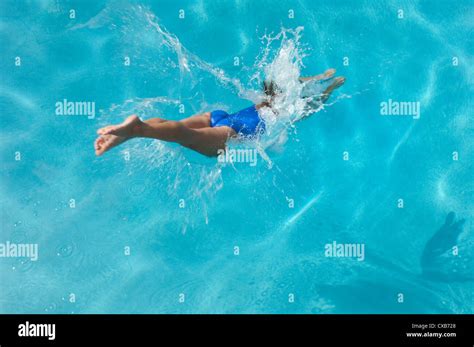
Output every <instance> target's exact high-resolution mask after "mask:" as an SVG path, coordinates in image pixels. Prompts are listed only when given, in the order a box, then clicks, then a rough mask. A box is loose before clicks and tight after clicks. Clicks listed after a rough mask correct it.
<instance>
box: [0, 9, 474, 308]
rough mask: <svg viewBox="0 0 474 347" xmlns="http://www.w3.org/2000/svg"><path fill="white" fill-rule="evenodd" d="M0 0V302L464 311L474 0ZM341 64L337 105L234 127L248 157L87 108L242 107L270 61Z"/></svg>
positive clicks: (276, 64) (314, 67) (176, 112)
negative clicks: (245, 132)
mask: <svg viewBox="0 0 474 347" xmlns="http://www.w3.org/2000/svg"><path fill="white" fill-rule="evenodd" d="M0 13H1V24H0V28H1V31H0V38H1V47H2V50H1V52H0V55H1V62H0V64H1V76H2V79H1V82H0V104H1V109H2V115H1V122H2V127H1V128H2V141H1V155H2V163H3V165H2V168H1V171H2V176H1V177H2V184H1V201H2V218H1V219H2V223H1V237H0V243H1V244H3V249H4V251H5V252H4V254H3V257H1V258H0V275H1V287H0V290H1V295H0V312H2V313H473V312H474V310H473V309H474V300H473V293H474V291H473V281H472V274H473V273H474V255H473V243H474V240H473V233H472V222H473V211H474V204H473V201H474V194H473V193H474V189H473V188H474V187H473V179H472V172H473V167H472V160H473V149H474V148H473V141H472V139H473V135H474V132H473V130H474V127H473V123H472V116H473V113H472V110H473V98H472V95H473V76H474V73H473V67H472V66H473V60H472V56H473V55H472V53H473V52H472V47H474V43H473V37H472V30H473V23H474V20H473V18H474V11H473V6H472V2H470V1H456V2H450V1H441V0H440V1H385V2H374V1H361V0H358V1H349V0H347V1H343V0H341V1H318V2H315V1H308V0H306V1H278V2H275V1H267V0H259V1H250V0H248V1H244V0H236V1H218V2H217V1H203V0H200V1H179V2H174V1H148V2H145V1H140V2H138V1H137V2H135V1H134V2H130V3H128V4H126V3H123V2H104V1H53V0H51V1H47V0H44V1H28V2H16V1H2V2H1V3H0ZM448 14H449V15H448ZM469 47H471V48H470V49H469ZM285 54H286V55H285ZM330 67H334V68H336V69H337V71H338V72H337V73H338V75H343V76H345V77H346V79H347V80H346V83H345V85H344V86H343V87H342V88H340V89H339V90H337V91H336V92H335V93H334V95H333V96H332V97H331V99H330V102H329V104H328V105H327V106H326V107H324V108H323V109H320V110H318V112H316V113H314V114H312V115H311V117H309V118H307V119H304V120H302V121H301V122H298V123H295V124H292V123H290V124H292V125H288V123H285V124H283V123H282V122H281V120H278V119H277V120H273V121H274V123H275V124H273V125H275V127H273V128H271V129H272V131H271V132H270V134H269V136H268V137H267V139H266V140H264V141H263V142H259V141H254V142H250V143H243V144H242V143H240V144H232V146H233V147H232V148H236V149H239V148H250V149H255V151H256V152H255V153H257V155H256V156H255V160H252V161H248V160H247V161H246V160H243V162H235V163H233V164H231V163H228V162H224V163H220V162H217V161H216V159H214V158H206V157H203V156H200V155H199V154H196V153H193V152H191V151H189V150H187V149H183V148H180V147H177V146H175V145H169V144H165V143H163V142H159V141H150V140H133V141H129V142H127V143H126V144H125V145H123V146H122V147H120V148H116V149H113V150H112V151H111V152H110V153H108V154H107V155H104V156H103V157H99V158H97V157H95V155H94V151H93V146H92V144H93V141H94V139H95V136H96V135H95V132H96V130H97V128H99V127H101V126H104V125H106V124H109V123H117V122H120V121H122V120H123V118H124V117H125V116H127V115H129V114H131V113H136V114H138V115H139V116H141V117H143V118H151V117H156V116H158V117H166V118H170V119H181V118H183V117H185V116H188V115H191V114H193V113H198V112H205V111H211V110H214V109H224V110H226V111H229V112H230V111H237V110H239V109H241V108H244V107H246V106H248V105H250V104H251V103H252V102H254V100H255V98H256V97H257V95H258V93H260V91H259V89H260V87H261V82H262V81H263V79H264V77H265V73H270V72H269V71H270V70H272V69H273V70H272V72H273V73H275V74H277V76H276V77H277V78H280V79H282V80H284V79H285V78H286V77H288V76H289V75H291V76H293V75H294V73H295V72H296V73H299V72H301V74H302V75H312V74H316V73H320V72H323V71H324V70H325V69H327V68H330ZM68 102H73V103H76V102H81V103H82V102H84V103H87V104H84V105H86V106H84V108H83V109H78V108H76V107H75V106H76V104H73V109H72V112H71V114H68V112H62V113H61V112H58V109H57V107H58V103H59V104H62V105H65V106H66V107H65V109H67V107H68V106H67V105H68V104H67V103H68ZM63 111H64V110H63ZM290 113H291V112H290ZM269 123H271V120H270V121H269ZM265 141H266V142H265ZM450 212H454V213H455V215H453V214H450ZM462 219H464V220H465V222H464V223H462ZM439 230H441V232H440V233H438V234H437V235H441V236H443V235H447V236H446V237H444V238H443V237H437V238H435V239H434V241H432V242H428V241H429V240H430V239H431V238H432V236H433V235H435V233H437V232H438V231H439ZM453 234H460V235H459V239H457V240H454V241H453V240H449V239H450V237H449V235H453ZM440 240H441V241H440ZM7 242H9V244H8V246H7ZM20 244H31V245H37V251H38V253H37V259H35V258H34V257H18V256H14V254H13V252H10V253H8V252H7V249H9V250H12V249H13V248H11V247H14V246H15V245H17V246H18V245H20ZM12 245H13V246H12ZM443 247H444V248H443ZM32 249H33V248H32ZM424 252H425V253H424ZM423 254H425V256H422V255H423ZM422 265H423V266H422ZM423 269H424V275H422V271H423Z"/></svg>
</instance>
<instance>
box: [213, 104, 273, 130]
mask: <svg viewBox="0 0 474 347" xmlns="http://www.w3.org/2000/svg"><path fill="white" fill-rule="evenodd" d="M222 126H228V127H231V128H232V129H234V130H235V132H236V133H238V134H242V135H245V136H252V135H257V134H260V133H262V132H263V131H265V122H264V121H263V119H262V118H260V115H259V114H258V111H257V108H256V107H255V105H252V106H250V107H247V108H244V109H243V110H240V111H239V112H236V113H232V114H228V113H227V112H226V111H222V110H216V111H212V112H211V127H212V128H214V127H222Z"/></svg>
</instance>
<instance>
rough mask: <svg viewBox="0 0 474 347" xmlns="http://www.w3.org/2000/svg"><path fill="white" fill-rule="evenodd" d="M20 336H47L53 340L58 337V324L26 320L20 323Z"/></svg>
mask: <svg viewBox="0 0 474 347" xmlns="http://www.w3.org/2000/svg"><path fill="white" fill-rule="evenodd" d="M18 336H19V337H47V338H48V340H50V341H52V340H54V339H56V324H54V323H45V324H40V323H30V322H28V321H26V322H25V323H23V324H19V325H18Z"/></svg>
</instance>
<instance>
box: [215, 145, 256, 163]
mask: <svg viewBox="0 0 474 347" xmlns="http://www.w3.org/2000/svg"><path fill="white" fill-rule="evenodd" d="M257 160H258V151H257V150H256V149H254V148H239V149H233V148H231V149H227V150H225V149H219V150H218V151H217V161H218V162H219V163H231V164H233V163H248V164H249V165H250V166H256V165H257Z"/></svg>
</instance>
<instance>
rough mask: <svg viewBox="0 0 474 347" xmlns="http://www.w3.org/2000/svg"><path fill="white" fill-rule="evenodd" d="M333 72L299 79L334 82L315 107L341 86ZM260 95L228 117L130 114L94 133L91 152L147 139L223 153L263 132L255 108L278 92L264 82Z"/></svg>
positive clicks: (267, 103) (267, 104)
mask: <svg viewBox="0 0 474 347" xmlns="http://www.w3.org/2000/svg"><path fill="white" fill-rule="evenodd" d="M334 73H335V70H334V69H329V70H327V71H326V72H325V73H323V74H320V75H316V76H312V77H301V78H300V82H302V83H305V82H308V81H311V80H314V81H324V80H329V79H334V80H333V82H332V83H331V84H330V85H329V86H328V87H327V88H326V89H325V90H324V91H323V93H322V94H321V96H320V97H319V98H318V103H319V105H321V104H323V103H324V102H326V100H327V99H328V98H329V96H330V95H331V93H332V92H333V91H334V90H335V89H336V88H338V87H340V86H341V85H342V84H344V81H345V79H344V77H336V78H334V77H333V76H334ZM264 92H265V94H266V96H267V100H266V101H264V102H262V103H260V104H258V105H252V106H250V107H248V108H245V109H243V110H241V111H239V112H236V113H232V114H228V113H227V112H225V111H221V110H216V111H212V112H206V113H202V114H198V115H194V116H191V117H188V118H185V119H182V120H180V121H171V120H166V119H162V118H152V119H148V120H146V121H142V120H140V118H138V117H137V116H136V115H131V116H129V117H128V118H127V119H126V120H125V121H124V122H123V123H121V124H117V125H108V126H106V127H104V128H101V129H99V130H98V131H97V134H99V137H98V138H97V139H96V140H95V143H94V147H95V153H96V155H98V156H100V155H102V154H104V153H105V152H107V151H108V150H110V149H111V148H113V147H116V146H118V145H120V144H121V143H123V142H125V141H127V140H130V139H132V138H138V137H147V138H152V139H158V140H162V141H168V142H176V143H179V144H180V145H182V146H184V147H187V148H190V149H192V150H194V151H197V152H199V153H201V154H204V155H207V156H217V154H218V150H221V149H224V150H225V148H226V142H227V141H228V140H229V138H232V137H237V136H238V135H243V136H250V137H251V136H256V135H258V134H260V133H263V132H264V131H265V122H264V120H263V119H262V118H261V117H260V115H259V109H261V108H263V107H270V108H271V107H272V102H273V100H274V97H275V96H276V95H277V94H278V92H279V91H278V87H277V86H276V84H275V83H273V82H265V83H264Z"/></svg>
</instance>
